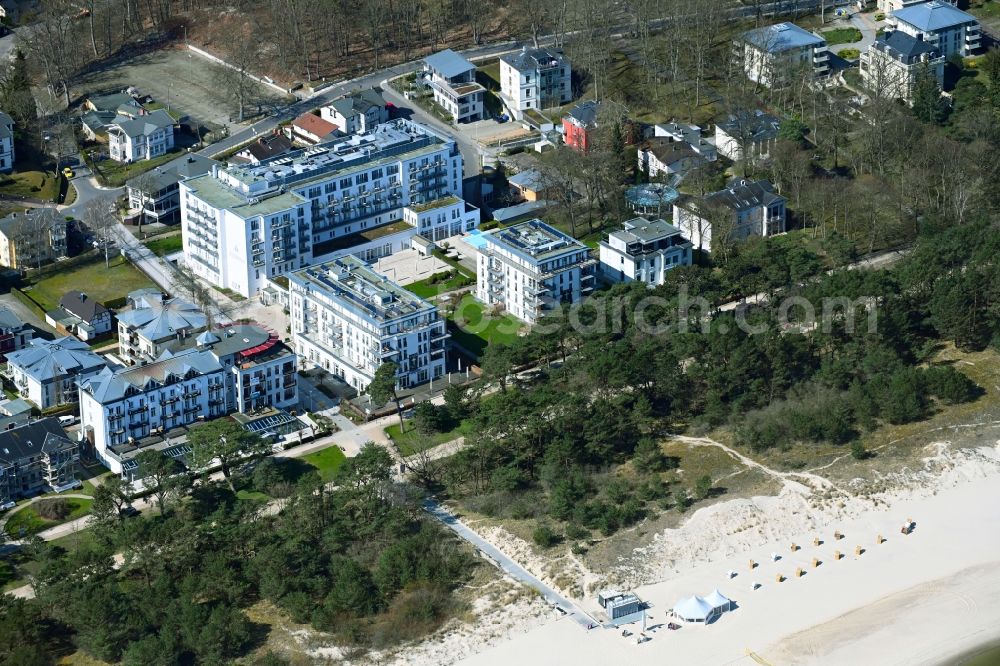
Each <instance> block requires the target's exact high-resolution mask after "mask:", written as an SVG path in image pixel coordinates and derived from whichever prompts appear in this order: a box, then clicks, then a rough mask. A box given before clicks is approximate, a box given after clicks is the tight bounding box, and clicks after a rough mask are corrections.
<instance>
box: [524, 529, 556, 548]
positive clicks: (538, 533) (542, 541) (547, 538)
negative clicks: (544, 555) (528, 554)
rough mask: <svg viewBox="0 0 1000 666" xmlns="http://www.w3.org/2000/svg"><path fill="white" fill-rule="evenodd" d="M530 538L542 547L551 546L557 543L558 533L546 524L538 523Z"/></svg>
mask: <svg viewBox="0 0 1000 666" xmlns="http://www.w3.org/2000/svg"><path fill="white" fill-rule="evenodd" d="M531 538H532V539H533V540H534V542H535V543H536V544H537V545H539V546H541V547H542V548H551V547H552V546H554V545H556V544H557V543H559V535H558V534H556V533H555V532H554V531H553V530H552V528H551V527H549V526H548V525H539V526H538V527H536V528H535V531H534V532H533V533H532V534H531Z"/></svg>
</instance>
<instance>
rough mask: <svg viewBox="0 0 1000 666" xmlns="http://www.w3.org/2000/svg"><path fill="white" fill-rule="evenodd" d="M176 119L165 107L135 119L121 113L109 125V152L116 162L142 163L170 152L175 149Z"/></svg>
mask: <svg viewBox="0 0 1000 666" xmlns="http://www.w3.org/2000/svg"><path fill="white" fill-rule="evenodd" d="M175 124H176V122H175V121H174V119H173V118H172V117H171V116H170V114H169V113H167V112H166V111H165V110H163V109H157V110H156V111H153V112H151V113H150V112H146V111H145V110H143V111H142V113H141V114H140V115H137V116H136V117H134V118H132V117H129V116H124V115H118V116H116V117H115V119H114V120H112V121H111V123H110V124H109V125H108V128H107V132H108V155H109V156H110V157H111V159H113V160H115V161H116V162H125V163H129V162H138V161H141V160H148V159H152V158H154V157H159V156H160V155H166V154H167V153H169V152H170V151H171V150H173V148H174V125H175Z"/></svg>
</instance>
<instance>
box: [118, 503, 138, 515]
mask: <svg viewBox="0 0 1000 666" xmlns="http://www.w3.org/2000/svg"><path fill="white" fill-rule="evenodd" d="M118 513H119V515H121V517H122V518H135V517H136V516H138V515H139V509H137V508H135V507H134V506H132V505H131V504H129V505H128V506H126V507H122V510H121V511H119V512H118Z"/></svg>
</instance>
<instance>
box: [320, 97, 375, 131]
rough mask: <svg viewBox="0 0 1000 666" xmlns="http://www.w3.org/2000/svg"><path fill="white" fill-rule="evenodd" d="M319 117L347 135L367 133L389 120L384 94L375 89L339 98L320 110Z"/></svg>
mask: <svg viewBox="0 0 1000 666" xmlns="http://www.w3.org/2000/svg"><path fill="white" fill-rule="evenodd" d="M319 117H320V118H322V119H323V120H326V121H328V122H331V123H333V124H334V125H336V126H337V127H339V128H340V130H341V131H342V132H344V133H345V134H358V133H359V132H367V131H369V130H371V129H372V128H373V127H375V126H376V125H380V124H382V123H384V122H388V120H389V109H388V108H387V106H386V103H385V99H384V98H383V97H382V93H381V92H380V91H378V90H376V89H375V88H368V89H367V90H360V91H357V92H352V93H350V94H347V95H344V96H343V97H339V98H337V99H335V100H333V101H332V102H330V103H329V104H328V105H326V106H324V107H322V108H321V109H320V110H319Z"/></svg>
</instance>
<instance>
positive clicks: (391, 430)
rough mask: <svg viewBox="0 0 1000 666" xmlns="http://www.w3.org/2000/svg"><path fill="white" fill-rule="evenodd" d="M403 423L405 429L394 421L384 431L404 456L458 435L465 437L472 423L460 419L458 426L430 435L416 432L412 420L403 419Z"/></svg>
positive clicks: (429, 447)
mask: <svg viewBox="0 0 1000 666" xmlns="http://www.w3.org/2000/svg"><path fill="white" fill-rule="evenodd" d="M403 423H404V424H405V425H406V430H403V431H401V430H400V429H399V424H398V423H396V424H394V425H391V426H389V427H387V428H386V429H385V433H386V434H387V435H388V436H389V437H390V438H392V441H393V442H394V443H395V444H396V447H397V448H398V449H399V452H400V454H402V455H403V456H404V457H405V456H412V455H413V454H415V453H420V452H421V451H425V450H427V449H432V448H434V447H435V446H439V445H441V444H444V443H445V442H450V441H452V440H455V439H458V438H459V437H465V436H466V435H468V434H469V433H470V432H471V431H472V423H471V422H470V421H469V420H465V421H462V422H461V423H459V424H458V426H456V427H455V428H452V429H451V430H448V431H446V432H436V433H432V434H430V435H424V434H421V433H420V432H418V431H417V428H416V426H415V425H414V424H413V421H404V422H403Z"/></svg>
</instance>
